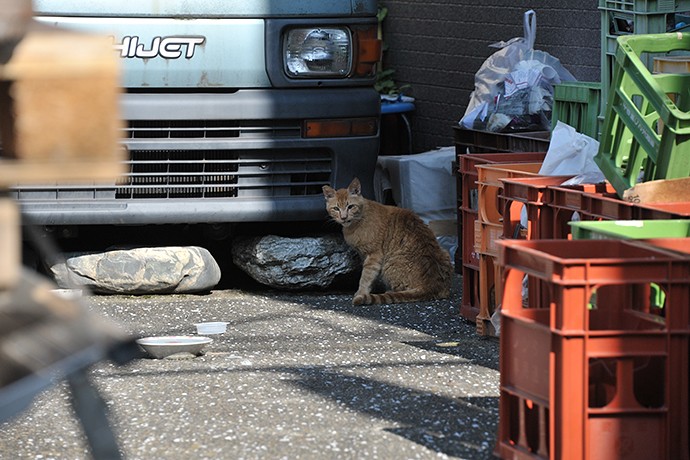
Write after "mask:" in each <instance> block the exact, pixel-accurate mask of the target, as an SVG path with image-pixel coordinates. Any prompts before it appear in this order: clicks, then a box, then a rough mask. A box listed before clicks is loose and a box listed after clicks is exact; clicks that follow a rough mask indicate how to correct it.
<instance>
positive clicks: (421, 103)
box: [380, 0, 600, 152]
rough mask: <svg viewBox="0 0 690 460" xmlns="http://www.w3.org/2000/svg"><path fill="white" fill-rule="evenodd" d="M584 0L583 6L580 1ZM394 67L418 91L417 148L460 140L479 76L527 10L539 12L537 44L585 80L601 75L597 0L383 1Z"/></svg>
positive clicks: (387, 60) (389, 61)
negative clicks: (456, 136)
mask: <svg viewBox="0 0 690 460" xmlns="http://www.w3.org/2000/svg"><path fill="white" fill-rule="evenodd" d="M573 4H577V5H578V6H572V5H573ZM380 5H381V6H385V7H387V8H388V16H387V17H386V19H385V20H384V23H383V33H384V41H385V43H386V45H387V46H388V50H387V51H386V52H385V53H384V64H385V67H386V68H390V69H395V74H394V77H395V80H396V82H397V83H398V84H399V85H403V84H409V85H410V88H409V89H408V90H407V91H406V94H409V95H411V96H413V97H415V99H416V101H415V106H416V110H415V112H414V114H413V115H412V116H411V118H410V119H411V122H412V131H413V151H414V152H423V151H426V150H431V149H434V148H436V147H442V146H448V145H452V144H453V132H452V127H453V126H455V125H456V124H457V122H458V120H459V119H460V118H461V117H462V115H463V114H464V113H465V109H466V107H467V103H468V102H469V96H470V92H471V91H472V89H473V88H474V74H475V72H476V71H477V70H478V69H479V67H480V66H481V65H482V63H483V62H484V60H485V59H486V58H487V57H489V56H490V55H491V54H492V53H493V52H494V51H495V49H493V48H489V47H488V45H490V44H492V43H495V42H498V41H501V40H505V41H507V40H509V39H511V38H513V37H521V36H522V35H523V30H522V21H523V14H524V13H525V11H527V10H529V9H533V10H534V11H535V12H536V13H537V40H536V43H535V48H536V49H539V50H543V51H546V52H548V53H550V54H551V55H553V56H555V57H557V58H558V59H560V61H561V63H563V65H564V66H565V67H566V68H567V69H568V70H569V71H570V72H571V73H572V74H573V75H574V76H575V78H577V79H578V80H581V81H599V79H600V13H599V10H598V9H597V5H598V1H597V0H584V1H579V2H573V1H570V2H566V1H561V0H534V1H529V2H527V1H520V0H518V1H508V0H485V1H476V0H475V1H474V2H469V1H466V0H382V1H380Z"/></svg>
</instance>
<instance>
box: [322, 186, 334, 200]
mask: <svg viewBox="0 0 690 460" xmlns="http://www.w3.org/2000/svg"><path fill="white" fill-rule="evenodd" d="M322 190H323V196H325V197H326V199H329V198H333V197H335V190H334V189H333V187H329V186H328V185H324V186H323V187H322Z"/></svg>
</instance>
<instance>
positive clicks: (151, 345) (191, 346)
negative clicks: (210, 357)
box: [137, 335, 213, 358]
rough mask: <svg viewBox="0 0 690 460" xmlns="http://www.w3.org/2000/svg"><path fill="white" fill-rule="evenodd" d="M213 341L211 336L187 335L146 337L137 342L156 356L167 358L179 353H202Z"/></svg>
mask: <svg viewBox="0 0 690 460" xmlns="http://www.w3.org/2000/svg"><path fill="white" fill-rule="evenodd" d="M211 342H213V339H212V338H210V337H193V336H187V335H178V336H174V335H171V336H163V337H144V338H142V339H137V343H138V344H139V346H140V347H141V348H143V349H144V351H146V352H147V353H148V354H149V355H151V356H152V357H154V358H165V357H168V356H171V355H174V354H177V353H191V354H193V355H199V354H201V350H202V349H203V348H204V347H205V346H206V345H208V344H209V343H211Z"/></svg>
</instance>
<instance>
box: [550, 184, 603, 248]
mask: <svg viewBox="0 0 690 460" xmlns="http://www.w3.org/2000/svg"><path fill="white" fill-rule="evenodd" d="M549 191H550V193H551V201H550V203H549V207H550V208H551V213H550V214H551V219H552V226H551V227H552V229H553V234H552V237H553V238H560V239H568V238H569V236H570V225H568V222H571V221H573V220H578V219H580V220H583V219H584V220H587V219H590V217H589V215H588V214H587V212H588V211H589V208H590V207H589V206H588V204H587V202H586V197H585V193H615V189H614V188H613V187H612V186H611V185H610V184H608V183H601V184H580V185H568V186H551V187H549Z"/></svg>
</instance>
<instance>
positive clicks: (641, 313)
mask: <svg viewBox="0 0 690 460" xmlns="http://www.w3.org/2000/svg"><path fill="white" fill-rule="evenodd" d="M498 246H499V259H498V261H499V264H500V265H501V266H503V267H505V270H506V271H505V274H504V282H505V284H504V293H503V299H504V300H508V299H509V296H518V297H517V298H511V301H512V305H513V307H512V308H513V309H514V310H513V311H512V314H513V315H517V316H520V315H522V314H524V315H528V316H526V317H529V319H530V320H533V321H538V322H541V323H542V324H543V325H545V326H548V327H550V328H552V329H554V330H558V331H560V332H561V333H564V334H565V333H568V332H569V331H572V332H573V333H581V332H582V331H585V330H589V329H593V328H599V329H601V328H607V327H610V326H611V325H612V324H614V323H615V321H616V320H625V318H624V317H623V316H621V317H618V316H602V317H601V318H600V317H599V315H601V311H602V309H600V308H599V309H598V308H594V309H591V308H589V309H588V308H585V309H582V306H585V307H586V306H588V305H589V304H590V303H591V298H592V294H593V293H594V292H595V291H596V294H597V295H596V305H598V306H600V305H604V303H605V302H604V301H609V302H610V303H611V305H623V306H622V307H621V308H622V309H624V310H625V311H626V312H631V311H633V310H635V312H634V316H635V324H636V327H643V326H645V327H649V328H659V327H666V328H669V329H673V330H679V329H680V330H684V331H685V330H690V309H689V308H687V307H688V305H690V295H689V293H690V281H689V280H690V262H689V260H688V258H687V257H683V256H681V255H676V256H673V255H670V254H669V252H668V251H663V250H661V249H654V248H652V247H651V246H649V245H642V244H639V243H638V242H637V241H636V240H570V241H565V240H509V239H503V240H501V241H500V242H499V243H498ZM516 272H522V273H524V274H527V275H528V276H530V277H534V278H537V279H541V280H543V281H546V282H548V283H551V284H552V285H553V287H552V289H551V298H550V299H544V301H543V302H542V303H541V304H539V305H532V306H533V307H534V308H532V309H529V308H527V309H520V308H518V307H517V305H522V294H521V292H520V291H519V290H516V289H517V287H518V286H517V285H516V284H514V285H511V286H512V288H513V289H515V290H514V291H510V292H509V281H508V280H509V278H510V277H511V276H512V277H515V276H519V277H520V279H519V283H520V286H519V287H520V288H521V286H522V275H521V274H519V275H516V274H515V273H516ZM515 282H516V281H515V280H513V283H515ZM649 283H656V284H658V285H659V286H660V287H661V288H662V289H663V290H664V291H665V292H666V296H667V301H669V302H671V304H675V305H683V308H678V309H676V310H672V309H667V310H666V311H665V312H663V313H664V316H663V317H661V316H659V313H660V312H650V311H649V308H650V305H649V304H648V303H649V298H648V296H641V297H640V298H636V295H637V294H639V292H635V291H633V292H628V291H630V289H631V287H633V286H637V285H642V286H643V287H644V286H647V288H648V285H649ZM635 289H637V287H635ZM552 305H556V306H557V307H558V308H550V307H551V306H552ZM571 305H572V307H571ZM607 309H608V310H612V309H613V307H610V308H609V307H607ZM505 311H507V310H506V309H505V308H504V312H505ZM626 314H627V313H626ZM535 315H536V316H535ZM601 321H603V322H601ZM621 324H624V323H621ZM615 328H616V329H621V328H622V326H621V327H619V326H616V327H615Z"/></svg>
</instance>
